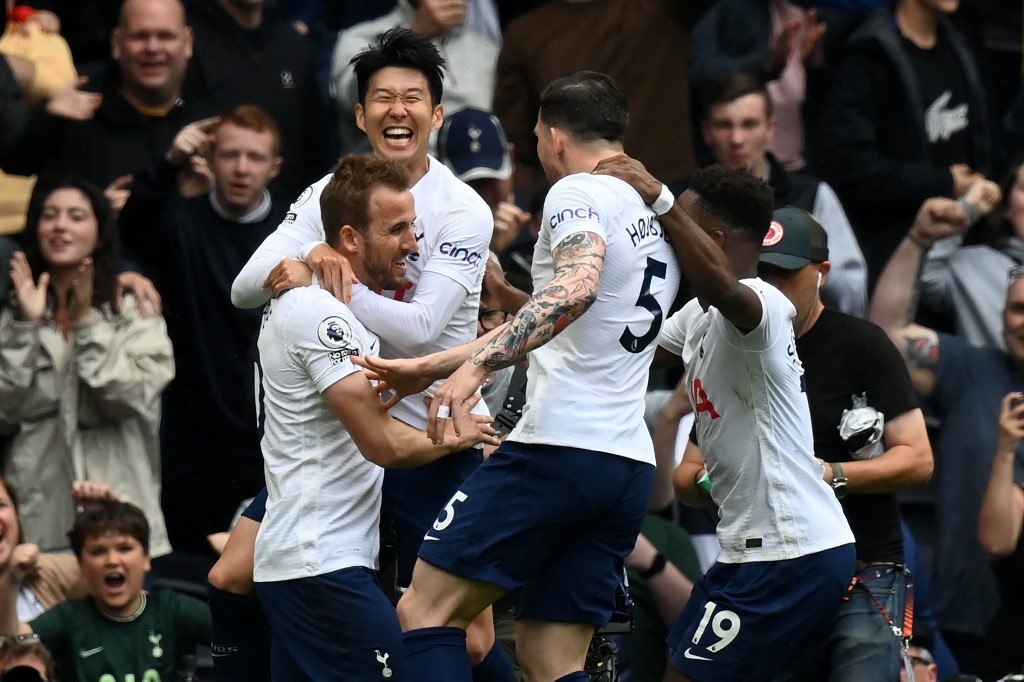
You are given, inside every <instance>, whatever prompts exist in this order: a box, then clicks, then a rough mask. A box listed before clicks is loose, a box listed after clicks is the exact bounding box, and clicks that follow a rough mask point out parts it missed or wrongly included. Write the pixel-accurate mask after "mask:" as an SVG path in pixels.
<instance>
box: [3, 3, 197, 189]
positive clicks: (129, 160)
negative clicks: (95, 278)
mask: <svg viewBox="0 0 1024 682" xmlns="http://www.w3.org/2000/svg"><path fill="white" fill-rule="evenodd" d="M110 42H111V54H112V57H113V59H114V61H115V62H116V63H117V74H115V75H114V76H113V77H112V79H111V80H110V81H109V82H107V83H105V84H104V85H103V87H102V95H103V102H102V104H101V105H100V108H99V110H98V111H97V112H96V116H95V117H93V118H92V119H91V120H88V121H74V122H70V121H66V120H62V119H59V118H57V117H56V116H53V115H52V114H48V113H46V112H45V111H39V112H37V113H36V114H35V115H34V116H33V117H32V120H31V121H30V122H29V124H28V128H27V129H26V130H25V132H24V133H23V134H22V135H21V136H19V139H18V140H17V142H16V143H15V144H14V145H13V146H12V147H11V148H9V149H8V150H7V152H6V153H5V154H4V155H3V156H2V157H0V165H2V166H3V168H4V170H5V171H7V172H9V173H15V174H19V175H31V174H35V173H41V174H48V175H65V174H74V175H78V176H81V177H85V178H88V179H89V180H90V181H91V182H94V183H96V184H98V185H100V186H101V187H102V186H107V185H109V184H111V183H112V182H113V181H114V180H115V179H121V183H120V184H121V185H127V184H128V182H129V179H127V178H126V176H128V175H130V174H131V173H134V172H136V171H140V170H144V169H146V168H149V167H150V166H152V165H153V164H154V163H156V161H157V160H158V159H159V156H160V154H162V153H163V151H164V150H166V149H167V147H168V146H169V144H170V141H171V139H172V138H173V137H174V134H175V133H176V132H177V131H178V130H180V129H181V127H182V126H184V125H185V123H187V122H188V121H194V120H197V119H200V118H202V114H203V113H204V112H205V110H206V106H207V105H206V104H205V103H204V102H202V101H201V100H200V98H199V97H198V92H197V87H196V86H195V85H194V82H193V83H192V84H190V85H189V87H187V88H186V87H185V75H186V72H187V70H188V63H189V59H190V58H191V57H192V31H191V29H189V28H188V27H187V26H186V25H185V11H184V9H183V8H182V6H181V3H180V2H179V0H127V1H126V2H125V4H124V6H123V8H122V10H121V19H120V22H119V24H118V26H117V28H115V29H114V31H113V33H112V35H111V41H110ZM121 203H123V199H122V201H121ZM116 208H120V206H117V207H116Z"/></svg>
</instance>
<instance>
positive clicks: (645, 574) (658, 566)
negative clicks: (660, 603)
mask: <svg viewBox="0 0 1024 682" xmlns="http://www.w3.org/2000/svg"><path fill="white" fill-rule="evenodd" d="M667 563H668V559H666V558H665V556H664V555H663V554H662V553H661V552H657V553H655V555H654V561H652V562H651V567H650V568H648V569H647V570H646V571H640V577H641V578H643V579H644V580H650V579H651V578H653V577H654V576H656V575H658V574H659V573H661V572H662V571H664V570H665V565H666V564H667Z"/></svg>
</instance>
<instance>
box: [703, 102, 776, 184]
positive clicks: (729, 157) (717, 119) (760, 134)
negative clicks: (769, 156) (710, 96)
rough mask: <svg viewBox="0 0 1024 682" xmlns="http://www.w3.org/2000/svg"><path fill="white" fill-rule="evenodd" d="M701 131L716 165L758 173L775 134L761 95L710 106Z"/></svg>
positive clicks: (771, 118) (773, 123) (773, 122)
mask: <svg viewBox="0 0 1024 682" xmlns="http://www.w3.org/2000/svg"><path fill="white" fill-rule="evenodd" d="M701 131H702V132H703V134H704V142H706V143H707V145H708V147H710V148H711V152H712V153H713V154H714V155H715V159H717V160H718V162H719V163H721V164H724V165H726V166H728V167H729V168H739V167H741V166H745V167H747V168H748V169H750V170H751V171H753V172H755V173H760V172H761V170H762V169H761V166H762V165H763V164H764V162H765V154H766V152H767V150H768V145H769V143H770V142H771V139H772V135H773V133H774V132H775V119H774V118H773V117H770V116H769V115H768V107H767V104H766V103H765V101H764V96H763V95H761V94H758V93H751V94H749V95H743V96H742V97H738V98H736V99H734V100H733V101H731V102H725V103H723V104H716V105H714V106H712V107H711V109H710V110H709V111H708V116H707V120H705V121H704V122H703V123H702V124H701Z"/></svg>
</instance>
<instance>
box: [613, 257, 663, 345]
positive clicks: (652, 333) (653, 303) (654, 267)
mask: <svg viewBox="0 0 1024 682" xmlns="http://www.w3.org/2000/svg"><path fill="white" fill-rule="evenodd" d="M667 272H668V269H667V266H666V265H665V264H664V263H663V262H661V261H660V260H657V259H656V258H651V257H650V256H648V257H647V268H646V269H645V270H644V283H643V284H642V285H641V286H640V296H639V298H637V299H636V305H637V307H638V308H646V309H647V310H648V311H650V313H651V315H653V316H654V319H653V320H651V326H650V327H648V329H647V331H646V332H644V334H643V336H637V335H636V334H634V333H633V332H632V330H630V328H629V326H627V327H626V328H625V329H624V330H623V332H622V336H620V337H619V345H621V346H622V347H623V348H625V349H626V350H627V351H628V352H630V353H640V352H642V351H643V350H644V349H645V348H647V346H649V345H651V341H654V340H655V339H656V338H658V332H660V331H661V321H662V319H664V317H665V314H664V313H663V312H661V306H660V305H658V299H656V298H654V294H652V293H651V281H652V280H653V279H654V278H655V277H657V278H658V279H665V274H666V273H667Z"/></svg>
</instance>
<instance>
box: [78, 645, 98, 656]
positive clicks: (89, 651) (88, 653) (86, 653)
mask: <svg viewBox="0 0 1024 682" xmlns="http://www.w3.org/2000/svg"><path fill="white" fill-rule="evenodd" d="M101 651H103V647H101V646H98V647H96V648H95V649H81V650H80V651H79V652H78V655H79V656H81V657H82V658H89V657H90V656H92V655H93V654H98V653H99V652H101Z"/></svg>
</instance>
